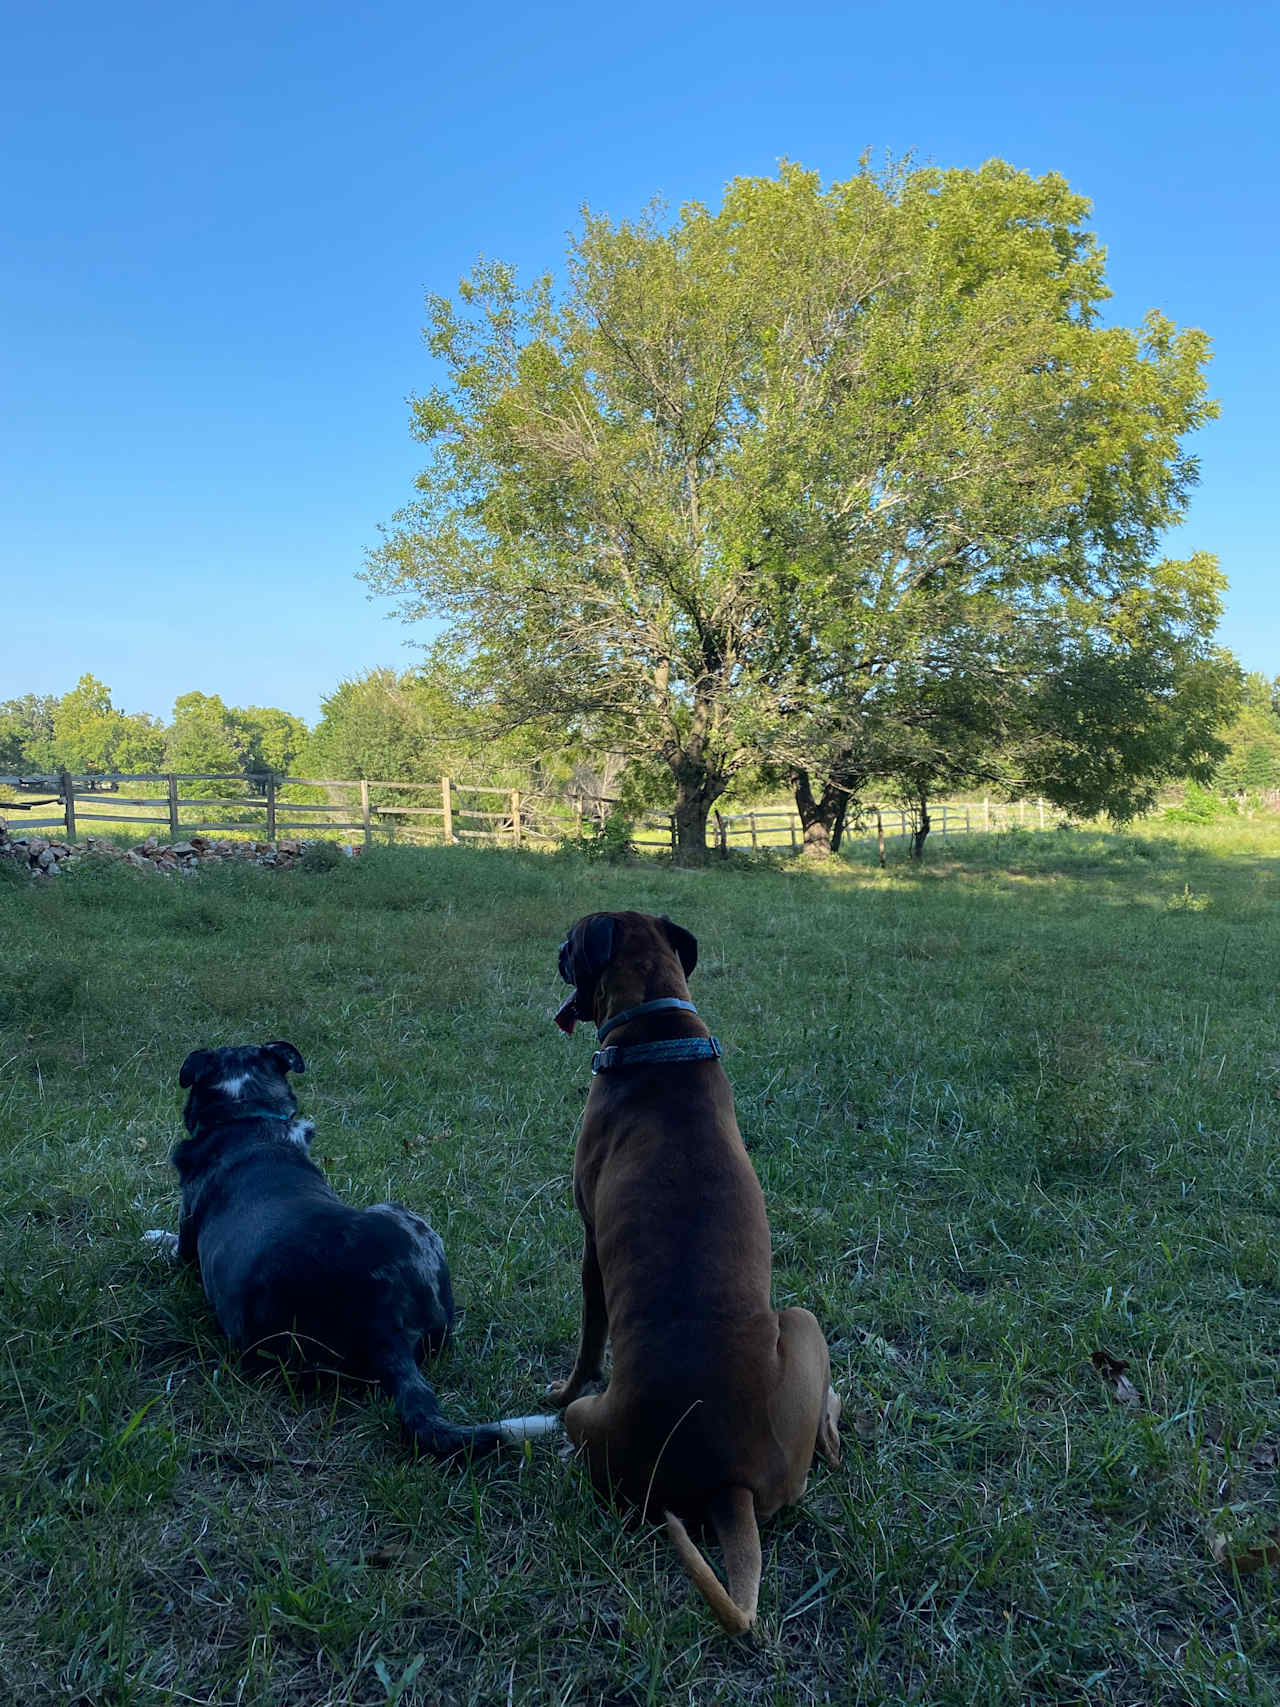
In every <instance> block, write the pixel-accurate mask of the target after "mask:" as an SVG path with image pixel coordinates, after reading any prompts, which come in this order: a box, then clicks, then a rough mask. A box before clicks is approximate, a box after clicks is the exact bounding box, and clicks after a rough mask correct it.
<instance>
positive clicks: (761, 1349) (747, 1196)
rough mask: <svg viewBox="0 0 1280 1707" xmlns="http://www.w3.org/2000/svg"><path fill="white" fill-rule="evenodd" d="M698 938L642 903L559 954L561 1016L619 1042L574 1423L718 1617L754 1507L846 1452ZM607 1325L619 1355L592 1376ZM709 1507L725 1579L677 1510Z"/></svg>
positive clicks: (815, 1330)
mask: <svg viewBox="0 0 1280 1707" xmlns="http://www.w3.org/2000/svg"><path fill="white" fill-rule="evenodd" d="M697 955H698V945H697V943H696V941H695V940H694V938H693V937H692V936H691V935H690V934H689V932H688V931H686V930H682V929H681V927H680V926H679V925H675V924H672V922H671V920H670V919H657V918H653V917H651V916H650V915H649V914H647V913H593V914H590V915H589V916H588V917H587V918H584V919H579V921H578V923H577V924H576V925H574V927H573V929H572V930H571V931H570V933H569V936H568V939H567V940H566V942H565V943H564V945H563V947H562V948H561V950H560V974H561V976H562V977H563V978H564V979H565V981H566V982H567V983H570V984H572V985H574V993H573V995H572V996H570V998H569V999H568V1001H566V1002H565V1004H564V1006H563V1007H562V1008H561V1010H560V1012H559V1013H558V1014H557V1015H556V1022H557V1024H558V1025H560V1026H561V1027H562V1029H563V1030H565V1031H572V1030H573V1025H574V1021H575V1020H577V1019H583V1020H593V1021H594V1022H595V1024H596V1025H597V1026H598V1027H599V1029H600V1040H601V1042H603V1041H604V1038H605V1036H606V1035H607V1036H608V1039H609V1045H608V1047H606V1048H602V1049H601V1050H599V1051H598V1052H597V1054H596V1056H595V1057H594V1059H593V1061H592V1073H593V1075H594V1077H593V1080H592V1085H591V1092H590V1095H589V1096H588V1098H587V1106H586V1111H585V1113H584V1115H583V1119H582V1129H581V1132H580V1134H579V1137H578V1149H577V1155H576V1157H575V1159H574V1168H573V1189H574V1198H575V1200H576V1202H577V1205H578V1210H579V1213H580V1214H581V1216H582V1220H583V1224H584V1226H585V1228H586V1243H585V1248H584V1250H583V1255H582V1295H583V1306H582V1337H581V1343H580V1345H579V1348H578V1357H577V1361H576V1363H575V1364H574V1367H573V1371H572V1373H571V1374H570V1375H569V1377H568V1379H567V1380H566V1381H562V1382H559V1383H558V1384H557V1385H556V1386H555V1387H553V1388H551V1389H550V1391H549V1394H548V1397H549V1399H550V1401H551V1403H552V1404H554V1405H556V1406H557V1407H560V1406H565V1405H567V1406H568V1410H567V1411H566V1412H565V1426H566V1428H567V1429H568V1431H569V1435H570V1437H571V1438H572V1440H573V1441H574V1442H575V1444H577V1445H579V1446H582V1447H585V1449H586V1452H587V1458H588V1462H589V1464H590V1469H591V1478H592V1481H593V1482H594V1483H595V1485H596V1487H597V1488H599V1489H601V1490H602V1491H604V1490H606V1489H610V1488H611V1489H613V1490H614V1491H616V1492H620V1493H622V1494H623V1495H624V1496H625V1497H626V1498H628V1499H630V1500H632V1501H634V1502H635V1503H636V1504H637V1505H638V1506H639V1507H640V1508H641V1510H642V1511H643V1512H645V1513H654V1514H657V1513H661V1514H662V1515H663V1516H664V1517H665V1520H666V1525H667V1532H668V1534H669V1535H670V1537H671V1540H672V1542H673V1543H674V1545H675V1548H676V1551H677V1552H678V1553H679V1554H680V1557H681V1559H682V1560H683V1562H684V1565H685V1568H686V1569H687V1570H688V1572H689V1575H690V1576H691V1577H692V1578H693V1580H694V1582H695V1584H696V1585H697V1587H698V1589H699V1590H700V1591H701V1593H702V1594H703V1595H704V1596H705V1598H706V1599H707V1601H708V1602H709V1603H710V1606H711V1609H712V1611H713V1612H714V1613H715V1615H716V1617H717V1618H718V1619H719V1620H720V1623H721V1624H722V1625H723V1626H724V1628H725V1629H726V1630H729V1631H733V1632H741V1631H743V1630H746V1629H748V1628H749V1627H750V1625H751V1624H752V1622H753V1621H754V1619H755V1616H756V1602H757V1599H758V1597H759V1591H760V1533H759V1529H758V1528H757V1519H759V1518H766V1517H770V1516H772V1514H773V1513H774V1512H775V1511H777V1510H778V1508H779V1507H780V1506H783V1505H787V1504H789V1503H791V1502H792V1501H794V1500H797V1499H799V1497H800V1495H801V1494H802V1493H803V1492H804V1487H805V1482H806V1480H807V1477H808V1473H809V1466H810V1464H811V1462H812V1460H813V1454H814V1449H815V1447H816V1448H817V1449H818V1450H819V1451H820V1452H821V1453H822V1454H823V1456H824V1457H825V1458H827V1459H828V1460H829V1461H830V1462H831V1463H833V1464H834V1463H836V1462H837V1461H838V1460H839V1456H840V1439H839V1434H838V1432H837V1424H838V1421H839V1416H840V1401H839V1399H838V1398H837V1397H836V1394H835V1392H834V1390H833V1389H832V1387H831V1366H830V1361H829V1358H828V1355H827V1343H826V1341H825V1340H824V1339H823V1337H822V1330H821V1329H820V1328H819V1326H818V1324H817V1321H816V1320H815V1319H814V1317H813V1316H811V1315H810V1313H809V1312H808V1310H783V1311H777V1310H775V1309H774V1308H773V1307H772V1305H771V1303H770V1301H769V1279H770V1250H769V1223H768V1221H767V1220H766V1219H765V1210H764V1197H763V1194H762V1193H761V1190H760V1182H759V1180H758V1179H757V1178H756V1175H755V1170H754V1169H753V1168H752V1166H751V1163H750V1161H749V1160H748V1159H747V1153H746V1150H745V1149H744V1147H743V1143H742V1138H741V1135H740V1134H739V1131H738V1123H737V1120H736V1119H735V1117H734V1112H733V1093H732V1092H731V1090H730V1088H729V1081H728V1079H727V1078H726V1077H725V1074H724V1070H723V1068H722V1067H721V1066H720V1062H719V1060H718V1059H717V1057H718V1056H719V1053H720V1046H719V1044H718V1043H717V1042H716V1041H715V1039H714V1038H712V1037H710V1036H709V1035H708V1032H707V1028H706V1026H705V1025H703V1023H702V1021H701V1020H700V1019H699V1018H698V1017H697V1014H696V1012H695V1011H694V1009H693V1005H692V1003H691V1002H690V1001H689V990H688V985H687V984H686V982H685V979H686V978H687V977H688V975H689V974H690V973H691V972H692V971H693V968H694V964H695V962H696V960H697ZM606 1338H611V1339H612V1341H613V1369H612V1374H611V1377H610V1381H609V1385H608V1387H607V1388H606V1389H605V1391H604V1392H603V1393H600V1394H598V1395H593V1396H588V1397H582V1396H581V1395H582V1393H583V1389H584V1388H585V1387H586V1386H587V1385H588V1384H589V1383H591V1382H593V1381H595V1380H597V1379H599V1377H600V1374H601V1364H602V1359H603V1356H604V1346H605V1340H606ZM682 1519H685V1520H689V1521H696V1522H709V1523H710V1524H711V1527H712V1528H713V1530H714V1531H715V1534H716V1536H717V1538H718V1539H719V1542H720V1545H721V1547H722V1549H723V1551H724V1557H725V1568H726V1572H727V1575H728V1579H729V1592H728V1593H727V1594H726V1593H725V1590H724V1587H723V1585H722V1584H721V1582H720V1580H719V1578H718V1577H717V1576H716V1575H715V1573H714V1572H713V1571H712V1569H711V1567H710V1565H708V1563H707V1561H706V1559H705V1558H704V1557H703V1555H702V1554H701V1552H700V1551H699V1550H698V1548H697V1547H696V1546H695V1545H694V1543H693V1542H692V1540H691V1539H690V1538H689V1534H688V1531H687V1530H686V1528H685V1524H684V1522H682V1521H681V1520H682Z"/></svg>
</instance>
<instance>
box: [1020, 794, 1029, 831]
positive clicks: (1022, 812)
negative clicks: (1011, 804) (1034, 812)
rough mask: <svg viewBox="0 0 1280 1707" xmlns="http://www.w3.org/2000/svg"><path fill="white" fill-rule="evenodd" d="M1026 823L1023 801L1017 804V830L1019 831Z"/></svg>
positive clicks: (1025, 804)
mask: <svg viewBox="0 0 1280 1707" xmlns="http://www.w3.org/2000/svg"><path fill="white" fill-rule="evenodd" d="M1026 822H1027V803H1026V801H1025V800H1020V801H1019V802H1018V828H1019V829H1020V830H1021V829H1022V828H1023V827H1024V825H1025V824H1026Z"/></svg>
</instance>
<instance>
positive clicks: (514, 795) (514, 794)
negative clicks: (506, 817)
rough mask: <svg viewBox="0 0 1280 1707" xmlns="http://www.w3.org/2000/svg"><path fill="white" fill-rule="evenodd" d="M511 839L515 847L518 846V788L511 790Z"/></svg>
mask: <svg viewBox="0 0 1280 1707" xmlns="http://www.w3.org/2000/svg"><path fill="white" fill-rule="evenodd" d="M511 840H512V843H513V845H514V846H515V847H519V846H520V790H519V789H518V788H513V789H512V790H511Z"/></svg>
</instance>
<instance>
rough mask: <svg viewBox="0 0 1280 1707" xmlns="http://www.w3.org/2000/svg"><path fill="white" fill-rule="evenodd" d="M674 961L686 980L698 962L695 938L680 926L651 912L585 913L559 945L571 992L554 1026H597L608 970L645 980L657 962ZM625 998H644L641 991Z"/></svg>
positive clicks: (563, 972)
mask: <svg viewBox="0 0 1280 1707" xmlns="http://www.w3.org/2000/svg"><path fill="white" fill-rule="evenodd" d="M673 958H674V959H676V960H678V961H679V965H680V970H681V972H682V973H683V975H684V977H686V978H688V977H689V976H690V975H691V974H692V972H693V969H694V967H695V966H696V965H697V964H698V940H697V938H696V937H695V936H694V935H693V934H692V932H690V931H687V930H685V929H684V927H683V926H682V925H677V924H674V923H673V922H672V921H671V920H670V919H668V918H666V917H665V916H664V917H662V918H655V917H654V915H653V914H652V913H588V914H587V916H586V917H585V918H582V919H579V920H578V922H577V924H576V925H574V926H573V928H572V929H571V930H570V932H569V934H568V936H567V937H566V938H565V939H564V941H563V942H562V943H561V944H560V976H561V977H562V978H563V979H564V981H565V983H566V984H572V985H573V994H572V995H571V996H570V997H569V998H568V1000H567V1001H565V1002H564V1003H563V1004H562V1005H561V1007H560V1009H559V1011H558V1012H557V1014H556V1016H555V1017H556V1024H557V1025H558V1026H559V1027H560V1029H561V1031H566V1032H571V1031H572V1030H573V1028H574V1025H575V1024H576V1023H577V1021H578V1020H587V1021H591V1020H595V1021H596V1022H597V1023H599V1022H601V1021H602V1020H603V1018H604V1013H603V1005H604V1002H605V1000H606V993H605V986H606V983H607V981H608V980H607V979H606V974H607V973H608V972H609V971H610V970H611V969H614V970H616V969H619V968H621V967H624V966H625V967H626V968H627V969H628V970H632V971H634V972H635V974H636V977H637V979H638V980H643V979H644V978H645V976H646V974H648V973H649V972H651V971H653V970H656V963H657V962H659V961H662V960H668V961H669V960H671V959H673ZM628 999H629V1000H634V1001H637V1002H638V1001H643V1000H644V999H645V997H644V994H643V991H642V992H641V993H639V994H635V995H633V996H630V997H629V998H628Z"/></svg>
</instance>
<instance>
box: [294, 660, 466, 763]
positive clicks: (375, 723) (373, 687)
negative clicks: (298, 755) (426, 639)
mask: <svg viewBox="0 0 1280 1707" xmlns="http://www.w3.org/2000/svg"><path fill="white" fill-rule="evenodd" d="M437 750H438V744H437V743H433V741H432V738H431V733H430V730H429V727H428V722H427V719H426V717H425V715H424V711H423V707H422V704H421V701H420V698H419V694H418V683H417V679H416V677H415V676H414V674H413V673H412V672H411V671H405V672H404V673H403V674H397V672H396V671H395V670H389V669H376V670H369V671H367V672H366V673H365V674H364V675H362V676H356V677H352V678H350V679H348V680H346V681H343V682H340V683H339V684H338V686H337V687H336V688H335V689H334V690H333V692H332V693H330V694H327V695H326V696H325V697H324V699H323V700H322V701H321V716H320V721H319V722H318V723H317V724H316V726H315V728H314V729H313V730H312V731H311V735H310V737H309V739H308V741H307V743H306V746H305V748H304V749H303V754H304V756H303V760H302V763H303V765H304V767H305V769H306V771H307V773H308V774H309V775H312V776H316V777H320V778H326V777H332V778H335V779H338V780H346V779H348V778H360V777H367V778H372V779H375V780H377V781H379V782H397V781H400V780H402V779H404V780H408V779H412V778H416V777H419V776H421V777H424V778H425V777H426V776H428V775H430V774H431V773H432V771H433V770H434V773H435V774H436V775H437V776H438V775H439V774H440V772H439V768H438V766H436V765H435V763H434V759H433V753H434V752H435V751H437Z"/></svg>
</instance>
